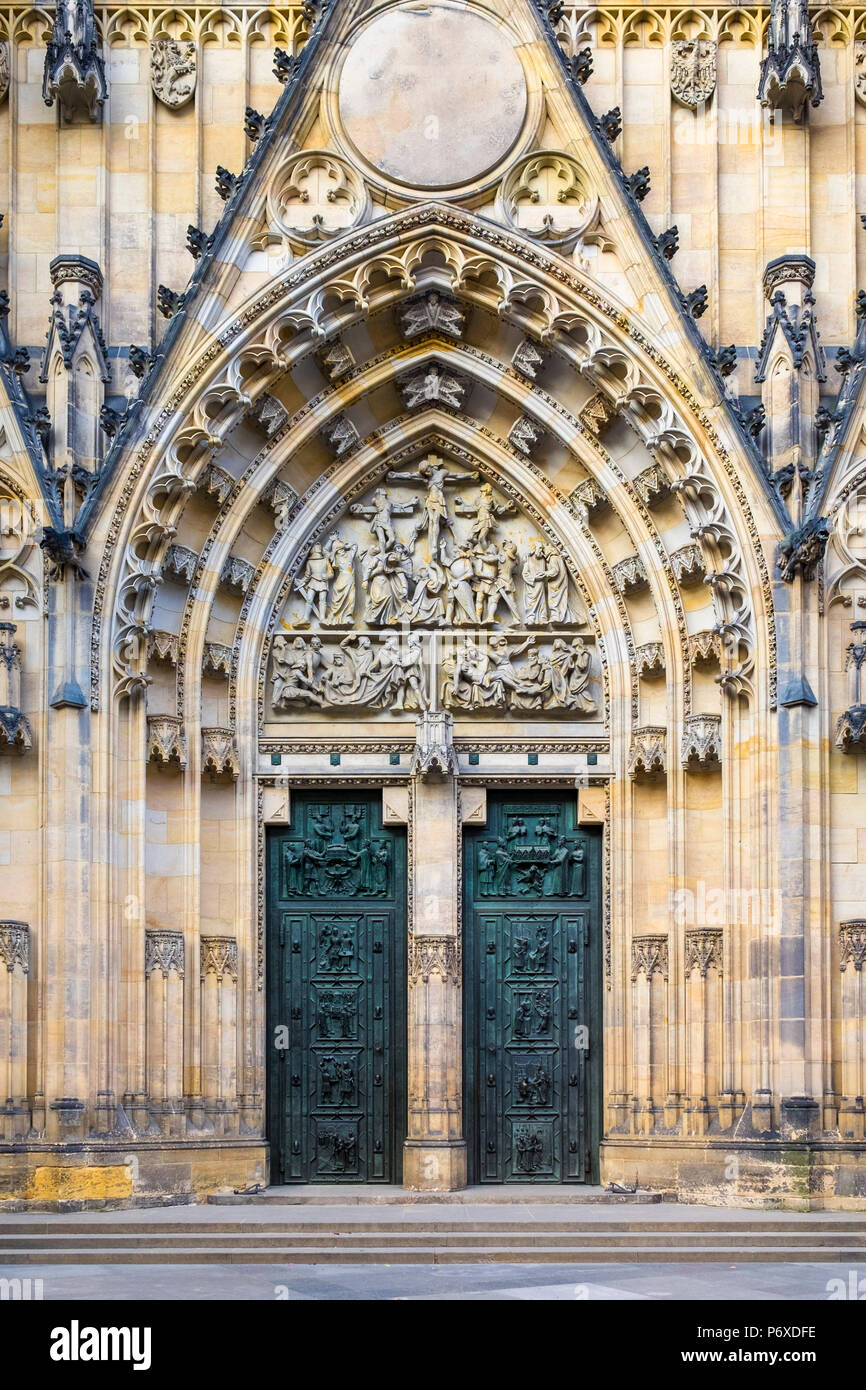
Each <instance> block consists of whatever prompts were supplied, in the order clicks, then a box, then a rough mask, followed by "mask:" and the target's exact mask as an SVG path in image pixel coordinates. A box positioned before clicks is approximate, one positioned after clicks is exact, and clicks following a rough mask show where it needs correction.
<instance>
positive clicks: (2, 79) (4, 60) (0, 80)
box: [0, 43, 9, 101]
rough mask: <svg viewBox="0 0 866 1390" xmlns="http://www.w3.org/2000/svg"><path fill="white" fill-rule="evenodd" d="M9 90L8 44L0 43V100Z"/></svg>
mask: <svg viewBox="0 0 866 1390" xmlns="http://www.w3.org/2000/svg"><path fill="white" fill-rule="evenodd" d="M8 91H9V45H8V43H0V101H2V100H3V98H4V97H5V96H6V94H7V92H8Z"/></svg>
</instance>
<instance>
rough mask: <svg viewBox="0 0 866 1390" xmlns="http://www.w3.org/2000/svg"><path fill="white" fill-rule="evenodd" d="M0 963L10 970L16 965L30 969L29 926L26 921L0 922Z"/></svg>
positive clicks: (25, 969) (26, 969) (24, 969)
mask: <svg viewBox="0 0 866 1390" xmlns="http://www.w3.org/2000/svg"><path fill="white" fill-rule="evenodd" d="M0 965H5V966H6V969H7V970H8V971H9V972H10V974H11V972H12V971H13V970H14V969H15V967H16V965H18V966H20V967H21V970H22V971H23V972H24V974H25V975H26V974H27V973H28V971H29V970H30V928H29V926H28V925H27V923H26V922H13V921H6V922H0Z"/></svg>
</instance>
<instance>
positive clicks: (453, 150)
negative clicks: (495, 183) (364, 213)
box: [339, 5, 526, 188]
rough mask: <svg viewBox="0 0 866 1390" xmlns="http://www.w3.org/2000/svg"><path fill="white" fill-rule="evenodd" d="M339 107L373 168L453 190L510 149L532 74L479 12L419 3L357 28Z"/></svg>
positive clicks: (412, 181) (422, 185)
mask: <svg viewBox="0 0 866 1390" xmlns="http://www.w3.org/2000/svg"><path fill="white" fill-rule="evenodd" d="M339 104H340V116H341V119H342V121H343V126H344V128H345V131H346V134H347V135H348V137H349V139H350V140H351V141H352V143H353V144H354V145H355V147H356V149H357V150H358V151H359V153H360V154H362V155H363V156H364V158H365V159H367V160H368V161H369V162H370V164H372V165H373V166H374V167H375V168H376V169H379V170H380V171H381V172H382V173H383V174H385V175H387V176H388V177H389V178H392V179H396V180H398V181H399V182H401V183H405V184H414V185H417V186H418V187H420V188H448V187H451V186H454V185H459V184H464V183H469V182H470V181H472V180H473V179H477V178H480V177H481V176H482V175H483V174H485V173H487V171H488V170H490V169H492V168H494V167H495V166H496V165H497V164H498V163H499V162H500V160H502V159H504V157H505V156H506V155H507V154H508V152H509V150H510V149H511V147H512V146H513V144H514V142H515V140H516V139H517V137H518V135H519V133H520V129H521V126H522V124H523V119H524V116H525V114H526V79H525V77H524V74H523V68H522V66H521V64H520V60H519V59H518V57H517V54H516V53H515V51H514V46H513V44H512V42H511V40H510V38H509V37H508V35H507V34H506V33H505V31H504V30H502V29H498V28H497V27H496V26H495V25H494V24H492V23H491V22H490V21H489V20H487V19H485V18H484V17H483V16H482V15H479V14H473V13H471V12H468V11H466V10H455V9H449V8H447V7H446V6H444V5H430V6H429V7H425V8H421V7H420V6H418V7H415V8H412V9H401V10H390V11H389V12H388V13H386V14H383V15H381V16H380V17H379V18H378V19H374V20H373V21H372V23H371V24H368V25H367V27H366V28H365V29H363V30H362V31H361V33H360V34H359V36H358V38H357V39H356V40H355V42H354V43H353V44H352V46H351V48H350V49H349V55H348V57H347V59H346V61H345V63H344V65H343V71H342V74H341V76H340V90H339Z"/></svg>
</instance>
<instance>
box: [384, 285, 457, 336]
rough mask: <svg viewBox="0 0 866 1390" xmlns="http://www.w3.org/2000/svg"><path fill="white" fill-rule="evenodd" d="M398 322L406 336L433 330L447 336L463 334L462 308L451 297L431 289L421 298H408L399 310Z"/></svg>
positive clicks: (418, 334)
mask: <svg viewBox="0 0 866 1390" xmlns="http://www.w3.org/2000/svg"><path fill="white" fill-rule="evenodd" d="M400 324H401V327H402V329H403V335H404V337H406V338H417V337H419V336H420V335H421V334H422V333H429V332H430V331H431V330H434V329H435V331H436V332H437V333H443V334H445V335H446V336H447V337H449V338H460V337H461V336H462V334H463V310H462V309H461V308H460V306H459V304H457V303H455V301H454V300H453V299H448V298H447V297H446V296H445V295H442V294H440V293H439V291H438V290H431V291H430V292H429V294H426V295H425V296H424V297H423V298H422V299H415V300H410V301H409V303H407V304H405V305H404V306H403V308H402V309H401V311H400Z"/></svg>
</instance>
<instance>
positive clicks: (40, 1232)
mask: <svg viewBox="0 0 866 1390" xmlns="http://www.w3.org/2000/svg"><path fill="white" fill-rule="evenodd" d="M490 1232H498V1233H501V1234H504V1235H507V1236H509V1238H510V1237H511V1236H512V1235H515V1236H516V1235H532V1236H536V1235H539V1234H544V1233H547V1232H549V1233H556V1234H562V1235H574V1236H583V1235H586V1236H587V1237H592V1236H599V1237H606V1236H624V1237H628V1238H632V1237H634V1238H642V1237H646V1238H648V1239H650V1238H651V1239H658V1238H660V1237H662V1236H664V1237H665V1238H671V1239H674V1240H676V1239H679V1238H680V1237H685V1236H689V1237H692V1236H701V1237H702V1236H708V1237H717V1236H725V1237H728V1238H731V1239H736V1240H740V1239H745V1240H753V1239H761V1238H763V1237H764V1236H775V1237H780V1238H781V1237H786V1236H789V1235H790V1236H791V1237H793V1238H797V1239H799V1238H801V1237H802V1238H803V1239H813V1238H814V1239H816V1240H817V1239H818V1238H823V1237H826V1238H828V1239H832V1240H839V1241H848V1240H852V1241H853V1240H861V1241H866V1221H864V1220H862V1219H860V1218H856V1217H854V1218H850V1219H848V1220H845V1221H838V1220H837V1221H828V1220H822V1219H821V1218H820V1217H814V1216H811V1215H807V1214H804V1215H803V1216H799V1217H787V1216H786V1217H778V1218H776V1219H774V1220H768V1219H764V1218H755V1219H749V1220H742V1219H741V1220H738V1221H731V1220H726V1219H724V1218H722V1219H719V1220H688V1219H683V1220H679V1221H656V1220H644V1221H630V1220H627V1219H623V1220H621V1221H588V1220H584V1221H580V1220H577V1219H575V1218H573V1217H568V1218H562V1219H561V1220H560V1219H557V1218H552V1217H549V1216H545V1217H543V1218H539V1217H534V1216H530V1217H524V1219H522V1220H519V1221H515V1220H509V1219H507V1217H503V1216H502V1215H501V1214H498V1215H496V1214H492V1213H491V1215H490V1217H489V1218H488V1217H487V1214H486V1213H485V1217H484V1219H481V1218H477V1217H473V1218H467V1219H466V1220H463V1221H445V1220H439V1219H436V1218H428V1219H424V1218H423V1216H421V1215H420V1214H419V1219H417V1220H401V1219H393V1220H392V1219H388V1220H385V1219H382V1218H380V1219H379V1220H376V1219H373V1218H370V1219H367V1220H360V1221H358V1220H355V1219H354V1216H353V1215H349V1216H346V1215H345V1214H343V1213H341V1212H340V1213H336V1214H334V1215H333V1216H331V1217H330V1218H329V1219H327V1220H310V1219H301V1218H298V1217H293V1218H291V1219H287V1220H284V1221H278V1220H271V1219H268V1220H262V1219H259V1220H257V1221H255V1222H252V1221H245V1220H238V1221H210V1220H204V1219H203V1218H202V1217H197V1215H196V1213H195V1210H192V1211H191V1212H190V1215H189V1216H188V1218H187V1219H186V1220H185V1221H159V1222H156V1221H148V1220H142V1221H130V1220H128V1219H117V1220H111V1221H108V1220H106V1221H94V1220H92V1219H91V1218H88V1217H81V1218H78V1217H55V1218H46V1219H35V1218H31V1219H29V1220H27V1221H26V1222H25V1221H8V1222H7V1221H0V1248H2V1245H3V1244H4V1243H5V1242H8V1241H9V1240H10V1239H13V1238H15V1239H21V1240H26V1241H28V1242H29V1241H32V1240H37V1239H47V1240H54V1239H59V1238H61V1237H63V1238H67V1237H69V1238H75V1239H89V1238H91V1237H94V1238H95V1237H106V1238H111V1239H120V1238H123V1237H127V1238H129V1239H133V1240H142V1239H158V1238H162V1237H172V1238H173V1237H181V1236H191V1235H193V1234H196V1235H198V1234H200V1235H202V1236H206V1237H208V1238H212V1237H216V1236H226V1237H233V1236H238V1237H250V1238H251V1239H254V1240H257V1239H259V1238H261V1237H265V1236H267V1237H269V1238H271V1237H273V1238H282V1237H295V1236H316V1237H318V1236H320V1235H335V1236H336V1235H339V1236H344V1235H367V1234H374V1235H381V1236H382V1237H383V1238H385V1237H391V1236H399V1235H403V1234H414V1235H418V1234H426V1233H430V1234H434V1235H436V1234H440V1235H451V1234H453V1235H458V1236H459V1235H467V1236H468V1235H472V1234H482V1235H484V1234H488V1233H490Z"/></svg>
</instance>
